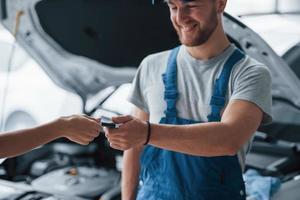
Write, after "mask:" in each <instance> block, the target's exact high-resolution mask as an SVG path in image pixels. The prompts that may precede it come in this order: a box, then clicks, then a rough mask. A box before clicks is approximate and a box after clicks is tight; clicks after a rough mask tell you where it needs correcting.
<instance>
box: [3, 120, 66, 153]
mask: <svg viewBox="0 0 300 200" xmlns="http://www.w3.org/2000/svg"><path fill="white" fill-rule="evenodd" d="M57 123H58V121H53V122H50V123H48V124H45V125H42V126H37V127H34V128H30V129H24V130H19V131H12V132H6V133H2V134H0V158H4V157H12V156H17V155H19V154H21V153H24V152H27V151H30V150H31V149H33V148H35V147H38V146H40V145H43V144H45V143H47V142H50V141H52V140H54V139H56V138H58V137H60V135H59V134H60V133H59V128H58V126H57Z"/></svg>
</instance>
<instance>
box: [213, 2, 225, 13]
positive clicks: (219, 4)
mask: <svg viewBox="0 0 300 200" xmlns="http://www.w3.org/2000/svg"><path fill="white" fill-rule="evenodd" d="M226 4H227V0H216V6H217V12H218V13H223V12H224V10H225V7H226Z"/></svg>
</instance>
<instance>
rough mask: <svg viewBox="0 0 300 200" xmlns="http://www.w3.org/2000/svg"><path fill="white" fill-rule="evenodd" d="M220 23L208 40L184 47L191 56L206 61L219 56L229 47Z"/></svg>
mask: <svg viewBox="0 0 300 200" xmlns="http://www.w3.org/2000/svg"><path fill="white" fill-rule="evenodd" d="M220 21H221V20H219V23H218V25H217V27H216V29H215V30H214V32H213V33H212V35H211V36H210V38H209V39H208V40H207V41H206V42H205V43H204V44H201V45H199V46H193V47H186V49H187V51H188V52H189V54H190V55H191V56H193V57H194V58H196V59H199V60H208V59H210V58H213V57H216V56H217V55H219V54H221V53H222V52H223V51H224V50H225V49H226V48H227V47H228V46H229V45H230V42H229V40H228V38H227V37H226V35H225V33H224V29H223V26H222V23H221V22H220Z"/></svg>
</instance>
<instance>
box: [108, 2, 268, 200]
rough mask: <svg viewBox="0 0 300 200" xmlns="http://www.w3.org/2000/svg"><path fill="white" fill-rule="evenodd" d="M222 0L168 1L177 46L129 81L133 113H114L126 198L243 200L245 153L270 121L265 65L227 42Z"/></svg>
mask: <svg viewBox="0 0 300 200" xmlns="http://www.w3.org/2000/svg"><path fill="white" fill-rule="evenodd" d="M226 3H227V2H226V0H186V1H182V0H168V1H167V4H168V6H169V9H170V16H171V21H172V23H173V26H174V28H175V30H176V31H177V34H178V36H179V40H180V42H181V43H182V45H181V46H179V47H177V48H175V49H173V50H169V51H164V52H160V53H157V54H153V55H150V56H148V57H146V58H145V59H144V60H143V62H142V63H141V66H140V67H139V69H138V72H137V74H136V77H135V79H134V81H133V88H132V92H131V94H130V96H129V101H130V102H131V103H133V104H134V105H135V109H134V112H133V116H121V117H116V118H113V121H114V122H115V123H121V126H120V127H119V128H118V129H106V130H105V131H106V136H107V138H108V140H109V142H110V145H111V147H113V148H116V149H121V150H126V151H125V152H124V162H123V174H122V198H123V200H132V199H138V200H219V199H222V200H224V199H225V200H242V199H245V189H244V182H243V179H242V171H243V169H244V166H245V154H246V151H247V148H248V147H249V143H250V141H251V137H252V135H253V133H254V132H255V131H256V130H257V128H258V127H259V126H260V125H261V124H264V123H269V122H271V114H270V113H271V104H272V103H271V77H270V73H269V71H268V69H267V67H266V66H264V65H263V64H261V63H259V62H257V61H255V60H253V59H252V58H250V57H248V56H247V55H245V54H244V53H243V52H241V51H240V50H239V49H238V48H237V47H235V46H234V45H233V44H230V42H229V40H228V38H227V37H226V35H225V33H224V30H223V26H222V15H223V12H224V9H225V6H226Z"/></svg>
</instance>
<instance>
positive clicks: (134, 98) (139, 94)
mask: <svg viewBox="0 0 300 200" xmlns="http://www.w3.org/2000/svg"><path fill="white" fill-rule="evenodd" d="M146 63H147V62H146V59H144V60H143V61H142V63H141V65H140V66H139V68H138V70H137V73H136V75H135V77H134V79H133V82H132V85H131V89H130V92H129V95H128V97H127V100H128V101H129V102H130V103H132V104H134V105H135V106H137V107H138V108H140V109H142V110H143V111H145V112H147V113H149V108H148V104H147V102H146V99H145V95H144V94H143V88H145V82H146V77H145V75H144V71H145V68H146Z"/></svg>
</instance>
